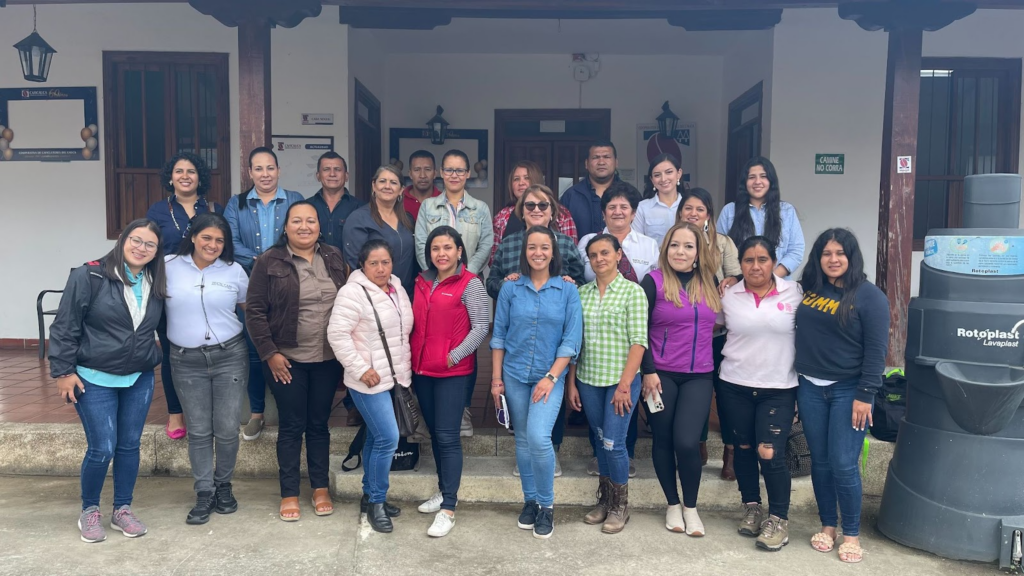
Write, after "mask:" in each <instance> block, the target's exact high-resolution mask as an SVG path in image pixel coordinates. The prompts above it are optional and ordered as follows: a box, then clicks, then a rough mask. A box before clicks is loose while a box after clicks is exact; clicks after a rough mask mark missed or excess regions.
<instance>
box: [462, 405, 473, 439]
mask: <svg viewBox="0 0 1024 576" xmlns="http://www.w3.org/2000/svg"><path fill="white" fill-rule="evenodd" d="M472 435H473V416H472V414H470V413H469V408H465V409H463V410H462V424H461V425H460V426H459V436H461V437H463V438H466V437H469V436H472Z"/></svg>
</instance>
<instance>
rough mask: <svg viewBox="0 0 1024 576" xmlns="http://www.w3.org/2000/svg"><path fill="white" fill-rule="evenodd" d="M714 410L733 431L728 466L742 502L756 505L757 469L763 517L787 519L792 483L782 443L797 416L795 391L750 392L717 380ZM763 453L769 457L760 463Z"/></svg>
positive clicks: (764, 390)
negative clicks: (731, 458)
mask: <svg viewBox="0 0 1024 576" xmlns="http://www.w3.org/2000/svg"><path fill="white" fill-rule="evenodd" d="M718 410H719V413H721V414H724V415H725V418H724V421H725V422H728V423H729V427H730V428H732V432H733V440H734V442H735V446H736V455H735V460H734V464H733V466H734V467H735V470H736V482H737V484H739V488H740V496H741V497H742V499H743V502H744V503H748V504H749V503H751V502H757V503H758V504H760V503H761V486H760V482H759V480H758V465H759V464H760V469H761V470H760V471H761V475H763V476H764V486H765V491H766V492H767V493H768V513H769V514H772V515H775V516H778V517H779V518H782V519H783V520H788V519H789V497H790V489H791V488H792V484H793V480H792V477H791V476H790V475H789V468H787V467H786V440H787V439H788V438H789V432H790V430H792V428H793V417H794V416H795V415H796V388H788V389H781V390H780V389H774V388H754V387H752V386H739V385H737V384H732V383H730V382H726V381H724V380H722V381H721V383H720V386H719V388H718ZM768 449H770V450H771V458H764V456H763V454H762V451H763V450H768Z"/></svg>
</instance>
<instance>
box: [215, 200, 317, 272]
mask: <svg viewBox="0 0 1024 576" xmlns="http://www.w3.org/2000/svg"><path fill="white" fill-rule="evenodd" d="M252 190H255V188H253V189H252ZM252 190H250V191H249V192H245V197H246V200H245V205H246V206H247V209H246V210H239V208H238V197H237V196H232V197H231V199H230V200H228V202H227V205H226V206H225V207H224V218H225V219H226V220H227V221H228V225H229V226H231V241H232V243H233V244H234V247H235V262H238V263H239V264H241V265H242V268H245V269H246V271H251V270H252V264H253V260H254V259H255V258H256V256H259V255H260V254H261V252H260V251H259V247H260V242H259V238H258V237H257V235H258V233H259V231H260V218H259V215H258V214H257V212H256V203H257V202H259V201H260V200H259V198H249V197H248V195H249V194H250V193H251V192H252ZM278 192H279V193H280V192H284V195H285V201H284V202H277V201H276V200H275V202H276V204H275V206H274V215H275V219H274V238H273V239H271V240H270V241H268V242H264V244H263V250H264V251H266V250H269V249H270V247H271V246H273V245H274V242H276V241H277V239H278V238H279V237H280V236H281V231H282V230H284V219H285V215H286V214H287V213H288V207H289V206H291V205H292V204H294V203H296V202H300V201H302V200H304V199H305V198H304V197H303V196H302V194H299V193H298V192H292V191H291V190H284V189H282V188H278Z"/></svg>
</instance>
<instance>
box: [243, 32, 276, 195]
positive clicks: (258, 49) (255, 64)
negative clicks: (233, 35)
mask: <svg viewBox="0 0 1024 576" xmlns="http://www.w3.org/2000/svg"><path fill="white" fill-rule="evenodd" d="M270 111H271V107H270V24H269V23H268V22H267V21H266V20H263V19H253V20H243V21H240V22H239V23H238V119H239V135H240V138H239V143H238V145H239V148H240V152H241V159H240V164H241V169H242V171H241V182H242V186H241V188H240V189H239V190H240V191H246V190H249V188H252V181H251V180H250V179H249V152H251V151H252V149H253V148H256V147H258V146H270V135H271V130H270Z"/></svg>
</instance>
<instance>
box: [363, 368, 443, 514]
mask: <svg viewBox="0 0 1024 576" xmlns="http://www.w3.org/2000/svg"><path fill="white" fill-rule="evenodd" d="M460 392H461V390H460ZM348 393H349V394H351V395H352V401H353V402H355V403H356V409H358V410H359V413H360V414H361V415H362V416H363V421H364V422H366V444H365V446H363V494H366V495H367V496H369V498H370V503H371V504H381V503H383V502H384V500H385V499H386V498H387V495H388V486H389V484H388V474H390V473H391V462H392V461H394V459H395V450H397V449H398V421H397V420H395V405H394V403H393V402H392V401H391V394H388V393H387V392H378V393H377V394H363V393H362V392H358V391H356V390H353V389H351V388H349V390H348ZM459 418H460V419H461V415H460V416H459Z"/></svg>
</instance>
